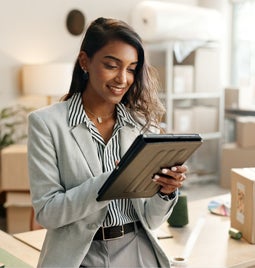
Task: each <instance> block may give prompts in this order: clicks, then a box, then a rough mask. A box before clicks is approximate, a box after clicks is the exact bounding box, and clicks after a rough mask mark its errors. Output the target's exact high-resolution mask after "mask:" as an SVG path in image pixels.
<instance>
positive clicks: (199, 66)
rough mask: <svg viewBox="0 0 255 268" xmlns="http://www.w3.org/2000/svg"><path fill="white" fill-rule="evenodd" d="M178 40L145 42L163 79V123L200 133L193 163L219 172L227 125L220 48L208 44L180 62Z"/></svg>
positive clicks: (173, 128) (172, 128)
mask: <svg viewBox="0 0 255 268" xmlns="http://www.w3.org/2000/svg"><path fill="white" fill-rule="evenodd" d="M175 42H176V40H173V41H172V42H159V43H153V44H146V46H147V49H148V50H147V51H148V53H150V54H149V59H150V63H151V64H152V66H154V67H155V68H156V69H157V70H158V74H159V77H160V80H161V87H162V88H161V90H160V92H159V97H160V99H161V100H162V102H163V104H164V105H165V108H166V115H165V117H164V122H162V123H161V125H162V127H163V128H164V129H165V130H166V132H168V133H172V132H173V133H177V132H179V133H187V132H189V133H191V132H196V133H199V134H200V135H201V137H202V138H203V140H204V144H203V146H201V147H202V148H201V149H200V152H199V153H197V154H194V155H193V156H192V157H191V159H190V160H191V162H190V164H191V167H192V169H196V170H203V171H208V172H209V173H210V174H216V173H217V172H218V170H219V169H220V152H221V143H222V139H223V137H222V133H223V125H224V120H223V118H224V116H223V115H224V98H223V97H224V94H223V89H222V88H221V82H220V81H221V80H220V57H219V56H220V50H219V47H218V46H217V45H215V44H205V46H203V47H200V48H198V49H197V50H195V51H193V52H192V53H190V54H189V55H188V56H187V57H186V58H185V59H183V61H182V62H177V60H176V57H175V53H174V46H175ZM190 66H191V67H190ZM201 175H203V176H204V175H206V174H205V173H203V174H201Z"/></svg>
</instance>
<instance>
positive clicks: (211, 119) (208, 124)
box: [193, 105, 219, 133]
mask: <svg viewBox="0 0 255 268" xmlns="http://www.w3.org/2000/svg"><path fill="white" fill-rule="evenodd" d="M193 114H194V116H193V118H194V122H193V132H198V133H210V132H216V131H219V127H218V124H219V120H218V110H217V108H216V107H213V106H205V105H199V106H195V107H193Z"/></svg>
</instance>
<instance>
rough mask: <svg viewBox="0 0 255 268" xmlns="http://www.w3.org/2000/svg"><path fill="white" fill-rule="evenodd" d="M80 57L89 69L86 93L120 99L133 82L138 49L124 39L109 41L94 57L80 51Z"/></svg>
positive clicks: (113, 101) (109, 100) (102, 98)
mask: <svg viewBox="0 0 255 268" xmlns="http://www.w3.org/2000/svg"><path fill="white" fill-rule="evenodd" d="M79 59H80V64H81V67H83V69H85V70H86V71H87V72H88V73H89V80H88V83H87V87H86V90H85V92H86V93H85V94H90V96H91V97H93V99H95V100H97V101H98V102H107V103H111V104H117V103H119V102H120V101H121V99H122V97H123V96H124V95H125V93H126V92H127V91H128V90H129V88H130V86H131V85H132V84H133V82H134V79H135V69H136V66H137V62H138V54H137V50H136V49H135V48H134V47H133V46H131V45H129V44H127V43H125V42H123V41H119V40H115V41H112V42H109V43H108V44H107V45H105V46H104V47H103V48H101V49H100V50H99V51H97V52H96V53H95V54H94V56H93V57H92V58H88V57H87V55H86V53H85V52H81V54H80V57H79ZM91 94H92V95H91Z"/></svg>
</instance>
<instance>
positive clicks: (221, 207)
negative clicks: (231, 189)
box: [208, 198, 230, 216]
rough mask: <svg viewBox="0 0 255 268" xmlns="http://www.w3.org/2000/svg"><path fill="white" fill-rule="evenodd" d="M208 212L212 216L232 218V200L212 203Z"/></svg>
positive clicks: (220, 200) (213, 201)
mask: <svg viewBox="0 0 255 268" xmlns="http://www.w3.org/2000/svg"><path fill="white" fill-rule="evenodd" d="M208 210H209V211H210V212H211V213H212V214H216V215H220V216H230V198H226V199H217V200H212V201H210V202H209V204H208Z"/></svg>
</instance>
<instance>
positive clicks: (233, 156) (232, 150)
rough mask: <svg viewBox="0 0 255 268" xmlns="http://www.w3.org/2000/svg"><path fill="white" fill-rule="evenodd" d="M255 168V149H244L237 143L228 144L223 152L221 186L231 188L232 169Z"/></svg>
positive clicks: (223, 148)
mask: <svg viewBox="0 0 255 268" xmlns="http://www.w3.org/2000/svg"><path fill="white" fill-rule="evenodd" d="M246 167H255V148H251V147H249V148H242V147H239V146H238V145H237V144H236V143H226V144H223V146H222V151H221V174H220V186H221V187H223V188H228V189H230V188H231V183H230V182H231V169H232V168H246Z"/></svg>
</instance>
